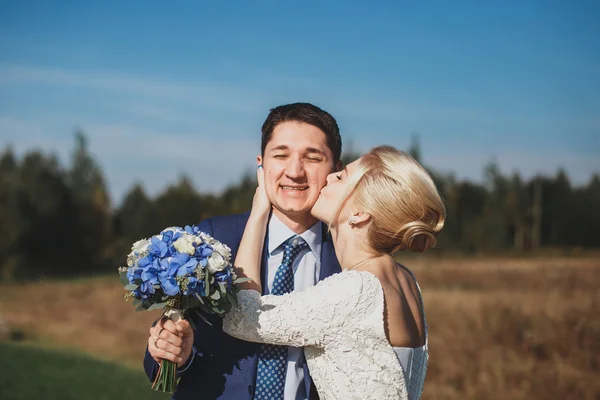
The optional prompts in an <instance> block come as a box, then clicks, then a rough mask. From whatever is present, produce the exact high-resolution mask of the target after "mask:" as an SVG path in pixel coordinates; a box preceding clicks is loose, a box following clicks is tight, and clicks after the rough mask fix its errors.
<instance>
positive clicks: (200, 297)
mask: <svg viewBox="0 0 600 400" xmlns="http://www.w3.org/2000/svg"><path fill="white" fill-rule="evenodd" d="M195 295H196V297H197V298H198V300H200V304H204V300H203V299H202V296H200V295H199V294H198V293H195Z"/></svg>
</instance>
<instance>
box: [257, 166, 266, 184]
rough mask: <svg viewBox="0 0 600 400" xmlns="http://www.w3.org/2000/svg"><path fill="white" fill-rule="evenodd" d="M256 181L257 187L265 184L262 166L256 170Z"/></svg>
mask: <svg viewBox="0 0 600 400" xmlns="http://www.w3.org/2000/svg"><path fill="white" fill-rule="evenodd" d="M256 181H257V182H258V186H263V184H264V183H265V169H264V168H263V167H262V165H259V166H258V168H256Z"/></svg>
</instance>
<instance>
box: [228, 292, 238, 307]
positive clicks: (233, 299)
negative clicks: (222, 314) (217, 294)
mask: <svg viewBox="0 0 600 400" xmlns="http://www.w3.org/2000/svg"><path fill="white" fill-rule="evenodd" d="M227 300H229V303H231V305H232V306H233V307H237V306H238V302H237V296H236V295H234V294H233V293H227Z"/></svg>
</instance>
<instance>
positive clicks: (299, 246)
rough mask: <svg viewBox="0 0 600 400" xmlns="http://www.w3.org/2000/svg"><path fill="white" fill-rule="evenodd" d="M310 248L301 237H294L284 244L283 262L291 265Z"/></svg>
mask: <svg viewBox="0 0 600 400" xmlns="http://www.w3.org/2000/svg"><path fill="white" fill-rule="evenodd" d="M306 247H308V243H306V241H305V240H304V239H302V238H301V237H300V236H292V237H291V238H289V239H288V240H287V241H286V242H285V243H284V244H283V251H284V255H283V262H284V263H285V264H288V265H289V264H291V263H293V262H294V260H295V259H296V256H298V254H299V253H300V252H301V251H302V250H304V249H305V248H306Z"/></svg>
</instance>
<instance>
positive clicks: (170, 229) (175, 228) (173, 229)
mask: <svg viewBox="0 0 600 400" xmlns="http://www.w3.org/2000/svg"><path fill="white" fill-rule="evenodd" d="M164 231H172V232H173V233H177V232H183V229H181V228H180V227H178V226H170V227H168V228H165V229H163V230H162V232H164ZM162 232H161V233H162Z"/></svg>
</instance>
